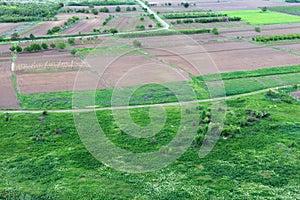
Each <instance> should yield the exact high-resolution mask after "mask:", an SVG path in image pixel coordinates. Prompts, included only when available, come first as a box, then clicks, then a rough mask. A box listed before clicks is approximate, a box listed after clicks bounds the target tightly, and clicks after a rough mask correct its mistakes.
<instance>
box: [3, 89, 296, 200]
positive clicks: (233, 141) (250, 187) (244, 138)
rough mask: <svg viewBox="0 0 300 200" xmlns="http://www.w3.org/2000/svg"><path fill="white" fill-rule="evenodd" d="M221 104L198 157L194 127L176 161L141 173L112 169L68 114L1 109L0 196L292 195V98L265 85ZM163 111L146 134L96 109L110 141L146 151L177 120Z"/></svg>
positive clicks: (173, 112)
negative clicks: (217, 125)
mask: <svg viewBox="0 0 300 200" xmlns="http://www.w3.org/2000/svg"><path fill="white" fill-rule="evenodd" d="M274 98H276V99H277V100H276V101H274V100H272V99H274ZM280 99H281V100H280ZM287 99H288V101H287ZM227 105H228V111H227V117H226V121H225V125H226V127H225V129H224V131H222V134H223V136H222V137H221V138H220V139H219V141H218V143H217V145H216V146H215V148H214V149H213V151H212V152H210V154H209V155H208V156H207V157H205V158H203V159H200V158H199V157H198V150H199V144H201V142H202V141H203V134H205V133H204V131H199V133H198V136H197V140H195V141H194V143H193V145H192V146H191V148H190V149H189V150H188V151H187V152H186V153H185V154H184V155H183V156H181V157H180V158H179V159H178V160H177V162H175V163H173V164H171V165H169V166H168V167H166V168H164V169H162V170H160V171H157V172H151V173H145V174H129V173H125V172H119V171H116V170H114V169H112V168H109V167H106V166H104V165H103V164H101V163H100V162H98V161H97V160H96V159H94V158H93V157H92V156H91V155H90V154H89V152H87V150H86V149H85V147H84V146H83V144H82V142H81V141H80V139H79V136H78V134H77V132H76V130H75V127H74V121H73V117H72V114H48V115H47V116H44V118H41V115H38V114H14V115H6V116H8V117H9V120H8V121H6V120H5V119H6V118H7V117H6V118H4V115H3V114H2V115H1V116H0V126H1V127H2V128H1V130H0V137H1V143H0V150H1V152H2V153H1V155H0V159H1V162H0V168H1V171H0V177H1V179H0V199H19V198H20V197H22V198H24V199H25V198H31V199H216V198H218V199H296V198H297V196H298V195H299V191H298V186H299V184H300V182H299V180H300V179H299V176H300V174H299V172H300V163H299V159H297V158H299V156H300V151H299V150H300V149H299V147H300V146H299V145H300V144H299V134H300V124H299V113H300V106H299V103H297V102H296V101H295V100H291V99H290V98H289V97H287V96H286V95H284V94H276V93H274V94H273V93H268V95H266V94H260V95H256V96H249V97H247V98H246V97H245V98H239V99H235V100H230V101H228V102H227ZM208 107H209V104H202V105H201V106H200V110H199V115H201V118H202V120H204V119H203V118H207V116H209V109H208ZM147 113H148V110H147V109H135V110H132V116H133V119H134V120H135V121H136V122H137V123H141V122H143V123H144V125H145V123H146V124H147V123H149V120H148V121H147V120H145V119H148V117H147ZM167 113H168V119H167V122H166V126H165V127H164V128H163V130H162V131H160V132H159V133H158V134H157V135H156V136H153V137H150V138H147V139H134V138H132V137H129V136H128V135H126V134H120V129H119V128H118V127H117V126H116V125H115V123H114V119H113V118H112V115H111V111H103V112H97V117H98V119H99V121H100V124H101V126H102V128H103V129H104V130H105V134H106V136H107V137H108V138H109V139H110V140H111V141H112V142H114V143H115V144H116V145H117V146H120V147H122V148H127V149H131V150H135V151H137V152H148V151H153V150H155V149H157V148H158V147H159V146H161V145H164V144H166V143H168V141H169V140H170V139H171V138H172V137H173V136H174V131H176V129H177V126H176V125H175V126H174V127H173V128H170V125H171V124H178V123H177V121H178V117H179V115H178V109H177V108H175V107H174V108H168V109H167ZM253 113H254V114H253ZM259 113H265V114H266V115H264V116H263V117H262V116H260V114H259ZM259 116H260V117H259ZM202 120H201V121H202ZM202 122H204V121H202ZM202 122H201V124H202V125H201V127H205V126H206V124H205V122H204V123H202ZM232 127H237V128H232ZM200 129H201V130H203V129H202V128H200ZM166 130H167V131H166ZM153 139H155V141H156V142H155V143H153V142H151V141H153Z"/></svg>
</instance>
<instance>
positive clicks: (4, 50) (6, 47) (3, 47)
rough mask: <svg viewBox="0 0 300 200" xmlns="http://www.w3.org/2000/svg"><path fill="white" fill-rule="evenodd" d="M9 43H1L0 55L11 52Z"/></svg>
mask: <svg viewBox="0 0 300 200" xmlns="http://www.w3.org/2000/svg"><path fill="white" fill-rule="evenodd" d="M11 46H12V45H11V44H2V45H0V56H2V55H3V54H11V53H10V50H9V48H10V47H11Z"/></svg>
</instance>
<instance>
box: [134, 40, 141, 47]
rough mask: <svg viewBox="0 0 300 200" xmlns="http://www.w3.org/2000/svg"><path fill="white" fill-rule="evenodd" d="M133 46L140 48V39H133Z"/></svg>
mask: <svg viewBox="0 0 300 200" xmlns="http://www.w3.org/2000/svg"><path fill="white" fill-rule="evenodd" d="M133 46H134V47H135V48H140V47H141V46H142V43H141V42H140V41H138V40H134V41H133Z"/></svg>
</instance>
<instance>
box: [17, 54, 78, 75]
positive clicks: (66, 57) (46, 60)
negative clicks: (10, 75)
mask: <svg viewBox="0 0 300 200" xmlns="http://www.w3.org/2000/svg"><path fill="white" fill-rule="evenodd" d="M82 66H83V64H82V62H81V60H80V59H79V58H78V57H75V56H73V55H71V54H70V53H69V52H60V51H57V50H48V51H42V52H35V53H21V54H19V55H18V57H17V59H16V62H15V71H41V70H47V69H65V70H66V69H67V70H72V69H78V68H80V67H82Z"/></svg>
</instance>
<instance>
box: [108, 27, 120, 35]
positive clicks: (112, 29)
mask: <svg viewBox="0 0 300 200" xmlns="http://www.w3.org/2000/svg"><path fill="white" fill-rule="evenodd" d="M109 32H110V33H112V34H116V33H118V29H116V28H111V29H110V30H109Z"/></svg>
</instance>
